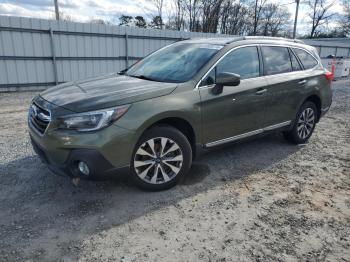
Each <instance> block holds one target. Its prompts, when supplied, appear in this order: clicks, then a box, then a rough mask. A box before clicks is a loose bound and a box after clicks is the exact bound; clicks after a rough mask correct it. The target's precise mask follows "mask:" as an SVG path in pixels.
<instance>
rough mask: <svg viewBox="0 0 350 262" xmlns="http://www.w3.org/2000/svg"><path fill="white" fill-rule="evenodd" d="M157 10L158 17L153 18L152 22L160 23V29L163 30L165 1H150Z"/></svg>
mask: <svg viewBox="0 0 350 262" xmlns="http://www.w3.org/2000/svg"><path fill="white" fill-rule="evenodd" d="M149 1H150V2H151V3H152V4H153V5H154V6H155V7H156V9H157V15H155V16H153V17H152V20H155V21H158V22H157V24H158V25H160V29H162V28H163V6H164V0H149Z"/></svg>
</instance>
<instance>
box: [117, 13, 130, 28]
mask: <svg viewBox="0 0 350 262" xmlns="http://www.w3.org/2000/svg"><path fill="white" fill-rule="evenodd" d="M119 25H123V26H131V25H133V17H132V16H130V15H121V16H120V17H119Z"/></svg>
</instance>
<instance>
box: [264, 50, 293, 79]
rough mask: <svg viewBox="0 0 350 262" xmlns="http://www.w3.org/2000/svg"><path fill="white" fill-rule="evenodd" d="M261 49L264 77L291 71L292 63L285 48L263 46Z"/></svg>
mask: <svg viewBox="0 0 350 262" xmlns="http://www.w3.org/2000/svg"><path fill="white" fill-rule="evenodd" d="M261 49H262V53H263V59H264V71H265V74H266V75H275V74H281V73H287V72H291V71H292V63H291V60H290V57H289V52H288V49H287V47H279V46H263V47H262V48H261Z"/></svg>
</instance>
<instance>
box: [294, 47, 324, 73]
mask: <svg viewBox="0 0 350 262" xmlns="http://www.w3.org/2000/svg"><path fill="white" fill-rule="evenodd" d="M293 51H294V52H295V53H296V55H297V56H298V57H299V59H300V61H301V63H302V64H303V66H304V69H310V68H313V67H315V66H316V65H317V64H318V62H317V60H316V59H315V58H314V57H313V56H312V55H310V54H309V53H308V52H306V51H304V50H301V49H298V48H293Z"/></svg>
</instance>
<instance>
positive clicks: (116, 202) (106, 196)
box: [0, 134, 298, 260]
mask: <svg viewBox="0 0 350 262" xmlns="http://www.w3.org/2000/svg"><path fill="white" fill-rule="evenodd" d="M297 150H298V147H297V146H294V145H290V144H288V143H286V142H285V141H284V139H283V137H282V136H281V135H280V134H270V135H267V136H265V137H264V138H258V139H254V140H250V141H247V142H245V143H239V144H234V145H229V146H225V147H222V148H219V149H216V150H212V151H210V152H208V153H207V154H205V155H203V156H201V158H200V159H198V160H196V161H195V162H194V163H193V167H192V168H191V170H190V172H189V174H188V175H187V176H186V177H185V178H184V179H183V181H182V182H181V183H180V184H179V185H178V186H176V187H174V188H172V189H170V190H167V191H161V192H146V191H142V190H140V189H138V188H136V187H135V186H134V185H133V184H132V182H131V181H130V179H129V177H128V176H127V175H124V176H116V177H115V178H113V179H109V180H107V181H81V183H80V185H79V186H78V187H75V186H74V185H73V184H72V183H71V181H70V180H69V179H68V178H67V177H61V176H57V175H54V174H53V173H51V172H50V171H49V170H48V169H47V167H46V166H45V165H44V164H42V163H41V162H40V160H39V158H38V157H37V156H35V155H31V156H27V157H25V158H21V159H17V160H14V161H12V162H10V163H7V164H6V165H0V173H1V175H0V178H1V181H0V210H1V215H0V232H4V234H6V241H4V240H3V241H0V251H2V252H15V254H16V256H18V257H23V258H27V259H34V260H50V259H51V258H54V257H56V258H57V257H62V256H63V255H67V254H71V255H72V256H73V257H74V255H77V254H75V253H74V252H75V251H74V250H71V249H67V248H68V246H70V245H71V243H80V242H81V241H83V240H84V239H86V238H87V237H89V236H91V235H94V234H98V233H99V232H102V231H104V230H107V229H110V228H113V227H116V226H118V225H122V224H124V223H127V222H128V221H130V220H133V219H136V218H138V217H140V216H144V215H146V214H148V213H151V212H154V211H155V210H158V209H161V208H164V207H167V206H171V205H176V204H177V203H178V202H180V201H181V200H183V199H186V198H189V197H193V196H195V195H196V194H199V193H201V192H205V191H207V190H209V189H212V188H215V187H217V186H220V185H223V184H225V183H231V182H233V181H235V180H240V179H243V178H244V177H246V176H249V175H251V174H253V173H255V172H258V171H261V170H264V169H266V168H269V167H271V166H273V165H276V164H278V163H279V162H280V161H282V160H283V159H286V158H287V157H289V156H290V155H291V154H294V153H295V152H296V151H297ZM39 247H40V248H39ZM32 249H37V250H38V252H30V253H29V254H28V253H26V250H32ZM4 250H6V251H4ZM0 254H1V253H0ZM9 254H11V253H9Z"/></svg>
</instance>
